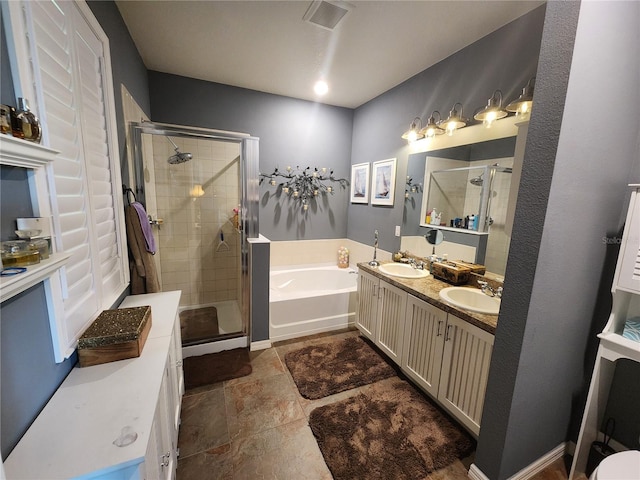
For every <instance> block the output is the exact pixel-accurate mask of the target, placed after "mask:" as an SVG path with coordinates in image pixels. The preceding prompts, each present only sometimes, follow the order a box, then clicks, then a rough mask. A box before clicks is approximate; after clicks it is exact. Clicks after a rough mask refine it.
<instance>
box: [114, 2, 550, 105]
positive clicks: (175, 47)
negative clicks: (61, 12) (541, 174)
mask: <svg viewBox="0 0 640 480" xmlns="http://www.w3.org/2000/svg"><path fill="white" fill-rule="evenodd" d="M542 3H544V2H542V1H539V0H538V1H524V0H522V1H520V0H511V1H488V0H475V1H455V0H449V1H435V0H422V1H396V0H394V1H351V2H350V5H352V6H353V9H352V10H351V11H350V12H349V13H348V14H347V15H346V16H345V17H344V18H343V19H342V21H341V22H340V23H339V24H338V26H337V27H336V28H335V29H334V30H333V31H329V30H326V29H323V28H320V27H318V26H316V25H313V24H311V23H308V22H305V21H303V20H302V17H303V16H304V14H305V12H306V11H307V9H308V7H309V6H310V5H311V0H305V1H241V0H236V1H185V0H174V1H157V0H143V1H130V0H119V1H116V4H117V6H118V8H119V10H120V12H121V14H122V17H123V18H124V21H125V23H126V24H127V27H128V29H129V32H130V33H131V36H132V37H133V40H134V42H135V44H136V46H137V47H138V50H139V51H140V54H141V56H142V60H143V61H144V63H145V65H146V67H147V68H148V69H150V70H156V71H160V72H165V73H172V74H176V75H182V76H185V77H192V78H197V79H201V80H208V81H212V82H218V83H224V84H227V85H234V86H238V87H244V88H249V89H252V90H259V91H263V92H268V93H275V94H279V95H286V96H289V97H294V98H301V99H305V100H319V99H318V98H317V97H316V96H315V94H314V93H313V84H314V83H315V81H316V80H317V79H318V78H319V77H324V78H326V80H327V82H328V83H329V88H330V90H329V93H328V94H327V95H326V96H324V97H323V98H322V100H321V101H322V102H323V103H327V104H331V105H337V106H344V107H349V108H355V107H358V106H360V105H362V104H363V103H366V102H367V101H369V100H371V99H372V98H375V97H376V96H378V95H380V94H381V93H383V92H385V91H387V90H389V89H390V88H392V87H394V86H396V85H398V84H400V83H402V82H403V81H404V80H407V79H408V78H410V77H412V76H413V75H415V74H417V73H419V72H421V71H423V70H425V69H426V68H428V67H430V66H431V65H433V64H435V63H437V62H439V61H440V60H443V59H444V58H446V57H448V56H449V55H451V54H453V53H454V52H456V51H458V50H460V49H462V48H464V47H465V46H467V45H469V44H471V43H473V42H475V41H476V40H478V39H480V38H482V37H484V36H485V35H487V34H488V33H490V32H492V31H494V30H496V29H498V28H499V27H501V26H503V25H505V24H507V23H509V22H510V21H512V20H514V19H516V18H518V17H520V16H522V15H524V14H525V13H527V12H529V11H530V10H532V9H534V8H535V7H537V6H538V5H541V4H542Z"/></svg>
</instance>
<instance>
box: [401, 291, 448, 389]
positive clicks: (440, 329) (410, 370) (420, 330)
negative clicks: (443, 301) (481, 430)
mask: <svg viewBox="0 0 640 480" xmlns="http://www.w3.org/2000/svg"><path fill="white" fill-rule="evenodd" d="M446 326H447V312H444V311H442V310H440V309H439V308H436V307H434V306H433V305H431V304H429V303H427V302H425V301H422V300H420V299H418V298H416V297H414V296H413V295H409V298H408V301H407V318H406V324H405V334H404V343H405V345H406V347H405V349H404V355H403V358H402V364H401V367H402V370H403V371H404V372H405V373H406V374H407V375H408V376H409V377H410V378H411V379H412V380H413V381H414V382H416V383H417V384H418V385H419V386H420V387H422V388H423V389H424V390H425V391H426V392H427V393H429V394H431V396H432V397H434V398H438V386H439V384H440V370H441V368H442V351H443V350H444V331H445V328H446Z"/></svg>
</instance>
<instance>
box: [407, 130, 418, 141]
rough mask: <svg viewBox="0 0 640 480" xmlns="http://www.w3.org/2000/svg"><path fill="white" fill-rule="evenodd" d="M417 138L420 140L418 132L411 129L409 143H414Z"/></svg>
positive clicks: (408, 136) (408, 137)
mask: <svg viewBox="0 0 640 480" xmlns="http://www.w3.org/2000/svg"><path fill="white" fill-rule="evenodd" d="M416 140H418V132H416V131H415V130H411V131H410V132H409V134H408V135H407V141H408V142H409V143H413V142H415V141H416Z"/></svg>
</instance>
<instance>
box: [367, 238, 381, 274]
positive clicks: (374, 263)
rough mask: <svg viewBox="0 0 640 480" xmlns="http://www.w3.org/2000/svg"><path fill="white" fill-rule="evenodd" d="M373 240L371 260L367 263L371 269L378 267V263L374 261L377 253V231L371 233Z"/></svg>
mask: <svg viewBox="0 0 640 480" xmlns="http://www.w3.org/2000/svg"><path fill="white" fill-rule="evenodd" d="M373 235H374V240H373V260H371V261H370V262H369V266H371V267H379V266H380V262H379V261H377V260H376V253H377V251H378V230H374V231H373Z"/></svg>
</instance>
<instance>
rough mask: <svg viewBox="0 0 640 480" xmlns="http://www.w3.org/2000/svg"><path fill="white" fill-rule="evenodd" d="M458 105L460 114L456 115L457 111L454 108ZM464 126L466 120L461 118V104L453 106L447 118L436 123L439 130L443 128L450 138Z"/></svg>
mask: <svg viewBox="0 0 640 480" xmlns="http://www.w3.org/2000/svg"><path fill="white" fill-rule="evenodd" d="M458 105H460V113H458V109H457V108H456V107H457V106H458ZM466 125H467V119H466V118H464V117H463V116H462V104H461V103H459V102H458V103H455V104H454V105H453V108H452V109H451V111H450V112H449V117H448V118H447V119H446V120H442V121H441V122H440V123H438V126H439V127H440V128H444V130H445V131H446V132H447V135H449V136H452V135H453V132H455V131H456V130H457V129H459V128H463V127H465V126H466Z"/></svg>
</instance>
